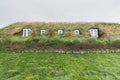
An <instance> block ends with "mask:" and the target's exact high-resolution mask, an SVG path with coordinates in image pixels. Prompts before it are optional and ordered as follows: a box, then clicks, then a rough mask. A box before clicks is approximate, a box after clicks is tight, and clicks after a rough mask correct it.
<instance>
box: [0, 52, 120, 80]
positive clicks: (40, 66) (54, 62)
mask: <svg viewBox="0 0 120 80" xmlns="http://www.w3.org/2000/svg"><path fill="white" fill-rule="evenodd" d="M0 80H120V53H109V54H99V53H90V54H60V53H52V52H49V53H2V52H1V53H0Z"/></svg>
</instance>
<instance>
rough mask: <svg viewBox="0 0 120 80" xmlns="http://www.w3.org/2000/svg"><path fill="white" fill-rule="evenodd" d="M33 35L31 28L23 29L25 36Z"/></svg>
mask: <svg viewBox="0 0 120 80" xmlns="http://www.w3.org/2000/svg"><path fill="white" fill-rule="evenodd" d="M30 35H31V29H23V37H28V36H30Z"/></svg>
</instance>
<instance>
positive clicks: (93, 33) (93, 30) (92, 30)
mask: <svg viewBox="0 0 120 80" xmlns="http://www.w3.org/2000/svg"><path fill="white" fill-rule="evenodd" d="M89 32H90V35H91V36H92V37H98V29H90V30H89Z"/></svg>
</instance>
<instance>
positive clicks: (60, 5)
mask: <svg viewBox="0 0 120 80" xmlns="http://www.w3.org/2000/svg"><path fill="white" fill-rule="evenodd" d="M23 21H26V22H31V21H39V22H41V21H42V22H43V21H46V22H58V21H59V22H116V23H120V0H0V27H3V26H6V25H9V24H11V23H14V22H23Z"/></svg>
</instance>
